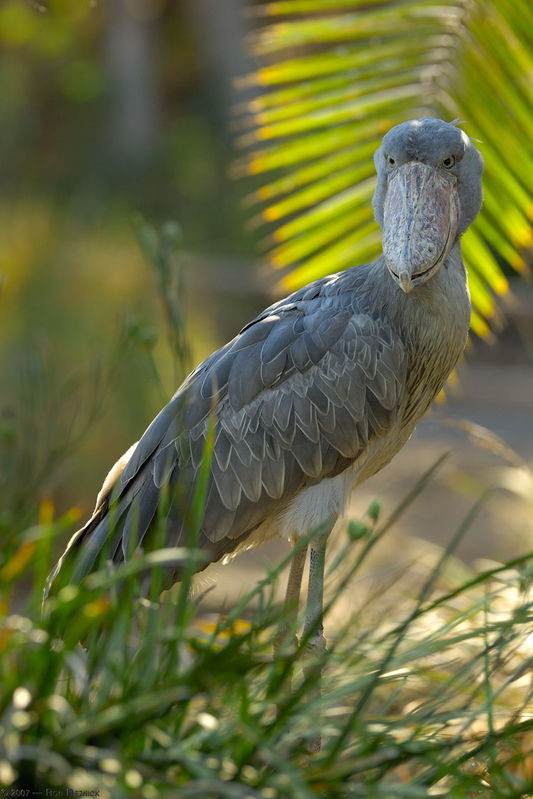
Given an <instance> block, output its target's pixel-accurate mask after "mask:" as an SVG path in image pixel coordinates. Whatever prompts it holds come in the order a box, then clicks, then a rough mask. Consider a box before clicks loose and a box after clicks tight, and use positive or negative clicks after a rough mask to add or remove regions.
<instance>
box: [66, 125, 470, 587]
mask: <svg viewBox="0 0 533 799" xmlns="http://www.w3.org/2000/svg"><path fill="white" fill-rule="evenodd" d="M450 159H451V160H450ZM375 163H376V168H377V173H378V182H377V188H376V193H375V197H374V203H373V204H374V212H375V216H376V219H377V220H378V222H379V223H380V225H381V227H382V228H383V231H384V254H383V255H382V256H380V258H378V260H377V261H375V262H373V263H370V264H364V265H362V266H356V267H353V268H352V269H348V270H346V271H345V272H342V273H339V274H335V275H330V276H328V277H325V278H323V279H321V280H318V281H316V282H314V283H312V284H310V285H308V286H305V287H304V288H302V289H300V290H299V291H296V292H295V293H294V294H292V295H290V296H289V297H287V298H286V299H283V300H281V301H279V302H276V303H274V304H273V305H271V306H270V308H268V309H267V310H265V311H264V312H263V313H262V314H260V315H259V316H258V317H257V318H256V319H254V320H253V321H252V322H250V324H248V325H247V326H246V327H244V328H243V329H242V330H241V332H240V333H239V334H238V335H237V336H236V337H235V338H234V339H233V340H232V341H230V342H229V343H228V344H226V345H225V346H224V347H222V348H221V349H220V350H218V351H217V352H215V353H214V354H213V355H211V356H210V357H209V358H207V359H206V360H205V361H204V362H203V363H202V364H201V365H200V366H199V367H198V368H197V369H196V370H195V371H194V372H192V374H191V375H190V376H189V377H188V378H187V379H186V380H185V382H184V383H183V385H182V386H181V387H180V388H179V389H178V391H177V392H176V394H175V395H174V397H173V398H172V399H171V401H170V402H169V403H168V405H167V406H166V407H165V408H163V410H162V411H161V412H160V414H159V415H158V416H157V417H156V418H155V420H154V421H153V422H152V424H151V425H150V427H149V428H148V429H147V431H146V432H145V434H144V435H143V437H142V438H141V440H140V441H139V443H138V444H137V445H136V447H135V449H134V450H133V452H129V453H128V455H127V457H125V458H124V459H123V462H120V463H119V465H118V466H117V468H116V469H115V471H114V472H113V473H112V476H111V477H110V479H109V480H108V481H107V483H106V484H105V486H104V490H103V491H102V492H101V494H100V496H99V500H98V503H97V508H96V510H95V513H94V515H93V517H92V518H91V519H90V520H89V521H88V522H87V524H86V525H85V527H83V528H82V529H81V530H80V531H78V532H77V533H76V534H75V536H74V537H73V539H72V541H71V542H70V544H69V547H68V549H67V553H65V555H67V558H65V556H63V559H62V560H61V561H60V563H59V564H58V566H57V567H56V569H55V570H54V572H53V574H52V575H51V581H53V580H54V579H55V577H56V575H57V573H58V571H59V570H60V569H61V567H62V566H63V565H64V564H65V562H66V560H68V561H69V562H70V563H71V568H73V573H72V575H71V579H73V580H79V579H80V578H81V577H82V576H84V575H85V574H86V573H87V572H88V571H89V570H90V569H91V568H92V567H93V565H94V562H95V561H96V559H97V557H98V556H99V555H100V553H101V552H102V551H106V552H107V554H108V557H110V558H112V559H113V560H114V561H115V562H120V561H121V560H123V559H125V558H127V557H130V556H131V554H132V552H133V551H134V550H135V549H136V548H138V547H139V548H148V549H150V548H151V546H153V542H152V541H151V537H153V530H154V524H153V520H154V518H155V516H156V512H157V507H158V502H159V498H160V493H161V491H162V490H163V489H166V488H167V487H168V489H169V496H170V497H171V502H170V507H169V510H168V518H167V522H166V525H167V527H166V529H167V542H166V543H167V545H168V546H175V545H182V544H184V543H185V541H186V524H187V512H188V507H189V506H190V503H191V501H192V495H193V491H194V486H195V484H196V478H197V476H198V472H199V469H200V466H201V463H202V457H203V454H204V451H205V446H206V441H207V437H208V432H209V428H210V424H211V421H212V419H214V446H213V452H212V458H211V463H210V474H209V481H208V487H207V495H206V501H205V511H204V516H203V521H202V526H201V532H200V540H199V546H200V547H202V548H203V549H204V550H205V551H206V561H205V564H203V565H206V564H207V563H208V562H210V561H212V560H217V559H220V558H221V557H224V556H228V555H231V554H233V553H235V552H236V551H238V550H240V549H243V548H246V547H248V546H253V545H257V544H258V543H260V542H261V541H262V540H265V539H268V538H270V537H272V536H273V535H276V534H280V535H284V536H289V537H297V536H299V535H302V534H304V533H305V532H306V531H307V529H308V528H309V527H310V526H313V525H315V524H319V523H321V522H322V521H324V519H325V518H328V517H329V516H331V514H333V515H334V516H335V515H338V514H339V513H341V512H342V510H343V506H344V503H345V501H346V499H347V497H348V495H349V492H350V490H351V489H352V488H353V486H354V485H356V484H357V483H359V482H361V481H362V480H363V479H366V478H367V477H369V476H370V475H371V474H374V473H375V472H377V471H378V470H379V469H381V468H382V467H383V466H384V465H385V464H386V463H387V462H388V461H389V460H390V459H391V458H392V457H393V456H394V454H395V453H396V452H397V451H398V450H399V449H400V448H401V446H403V444H404V443H405V441H406V440H407V439H408V438H409V436H410V435H411V433H412V431H413V428H414V426H415V424H416V422H417V421H418V419H419V418H420V417H421V416H422V415H423V414H424V413H425V412H426V411H427V409H428V408H429V406H430V404H431V402H432V400H433V399H434V397H435V396H436V394H437V393H438V392H439V391H440V389H441V388H442V386H443V384H444V382H445V381H446V378H447V377H448V375H449V373H450V371H451V370H452V369H453V367H454V366H455V364H456V362H457V360H458V358H459V357H460V355H461V353H462V351H463V348H464V344H465V340H466V336H467V331H468V326H469V316H470V303H469V296H468V289H467V285H466V274H465V270H464V266H463V263H462V260H461V253H460V245H459V239H460V235H461V233H462V232H463V231H464V230H466V228H467V227H468V225H469V224H470V223H471V222H472V220H473V219H474V218H475V216H476V214H477V212H478V210H479V207H480V204H481V172H482V168H483V164H482V159H481V156H480V155H479V153H478V151H477V150H476V148H475V147H474V146H473V144H472V142H471V141H470V140H469V139H468V137H467V136H466V135H465V134H464V133H463V132H462V131H461V130H460V129H458V128H456V127H455V126H454V125H452V124H448V123H445V122H442V121H440V120H436V119H431V118H428V119H422V120H414V121H412V122H408V123H404V124H402V125H399V126H397V127H395V128H393V129H392V130H391V131H390V132H389V133H388V134H387V135H386V136H385V138H384V140H383V143H382V146H381V147H380V148H379V150H378V151H377V153H376V156H375ZM449 164H451V165H449ZM402 204H404V205H402ZM400 205H401V206H402V209H401V212H400V211H399V210H398V207H399V206H400ZM111 507H112V512H110V508H111ZM166 577H167V580H166V582H167V584H170V583H172V582H173V581H174V580H176V579H179V568H177V567H174V566H169V567H168V570H167V575H166Z"/></svg>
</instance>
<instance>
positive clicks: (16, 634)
mask: <svg viewBox="0 0 533 799" xmlns="http://www.w3.org/2000/svg"><path fill="white" fill-rule="evenodd" d="M423 483H424V478H423V480H422V481H421V482H420V484H419V485H418V486H417V490H418V489H420V488H422V487H423ZM471 515H472V514H469V518H467V519H466V520H465V525H464V529H461V530H460V531H459V532H458V536H456V537H455V538H457V537H459V535H462V534H463V533H464V530H465V529H466V527H467V525H468V522H469V521H470V517H471ZM394 516H395V514H393V517H394ZM60 527H61V523H59V524H58V523H56V524H54V523H51V524H50V523H45V524H41V525H39V526H38V527H37V528H33V530H31V531H29V533H28V536H27V538H26V540H25V541H24V542H23V544H22V547H24V546H26V545H27V544H28V542H30V541H32V542H34V543H35V547H36V549H35V558H34V559H33V560H34V563H35V564H38V563H40V560H41V559H42V557H43V556H44V554H45V552H47V551H48V550H49V544H50V539H51V537H52V536H53V535H54V534H56V533H57V531H58V530H59V529H60ZM388 527H389V522H386V523H384V524H380V523H379V521H375V520H372V519H370V518H369V517H367V518H366V519H364V520H362V521H361V522H359V523H357V524H356V525H351V526H350V527H349V528H348V531H349V532H348V534H347V535H346V536H345V541H344V542H343V543H342V545H341V546H340V549H339V550H338V551H337V552H336V553H335V555H334V556H333V558H332V561H331V564H330V575H329V580H330V582H333V583H335V590H334V591H333V592H332V598H331V600H330V601H329V603H328V606H327V612H326V625H327V619H328V616H329V615H331V610H332V609H334V607H335V605H336V603H337V602H338V601H339V599H341V598H342V597H343V595H344V594H345V592H347V591H348V592H349V591H350V590H351V588H350V587H351V585H352V583H353V579H354V577H356V576H357V575H358V574H359V573H360V571H361V570H362V569H363V568H364V566H365V563H366V558H367V556H368V554H369V552H370V551H371V549H372V548H373V546H374V545H375V544H376V543H377V541H379V539H380V538H381V537H382V536H383V535H384V534H385V533H386V531H387V529H388ZM450 550H451V547H450V549H448V550H444V551H443V552H442V554H441V555H440V557H439V559H438V562H437V563H435V565H434V567H433V568H432V569H430V570H429V571H428V574H427V577H426V580H425V583H424V584H423V586H422V588H421V589H420V590H419V591H418V592H417V593H416V594H415V595H413V596H405V595H404V596H401V595H399V593H398V591H397V589H395V588H394V587H391V588H389V590H386V591H385V592H384V593H383V595H382V596H380V597H377V598H374V600H373V601H372V602H369V603H367V604H366V606H365V607H364V611H360V612H359V613H358V614H357V615H356V616H355V617H352V618H348V617H346V618H345V620H344V622H343V623H342V624H341V625H340V626H337V627H336V628H334V629H333V630H332V631H331V632H330V634H329V646H328V652H327V653H326V654H325V655H324V656H323V661H324V662H323V663H320V662H318V661H317V659H316V657H315V656H311V655H309V653H308V649H307V647H306V643H305V641H301V642H300V643H298V644H296V643H293V644H287V645H285V646H284V647H283V648H282V650H281V652H280V655H279V657H278V658H277V659H274V658H273V656H272V645H273V640H274V637H275V635H276V631H277V626H278V624H279V622H280V620H281V618H280V611H279V609H278V608H277V607H276V605H275V603H274V601H273V597H274V588H275V585H276V582H277V581H278V579H279V578H280V571H281V566H282V564H281V565H280V567H278V568H276V569H274V570H272V571H271V572H270V573H269V574H267V575H266V576H265V578H264V580H263V581H261V582H260V583H259V585H258V586H257V587H256V588H255V589H254V590H253V591H252V592H251V593H250V594H249V595H248V596H246V597H245V598H243V600H242V601H241V602H240V603H239V604H238V605H237V606H236V607H235V608H234V609H233V610H232V611H231V612H230V613H229V614H227V615H225V616H224V617H220V618H219V619H217V620H216V621H215V622H214V623H211V622H206V620H205V619H204V618H203V617H202V614H201V601H200V600H197V601H192V600H189V601H186V602H184V601H183V600H184V597H185V598H187V593H186V588H184V587H181V588H180V589H178V591H177V592H168V593H166V594H164V595H163V596H162V597H161V599H158V600H157V601H154V600H152V601H149V602H141V601H138V600H135V597H136V596H137V595H138V580H139V575H140V574H141V573H142V572H143V571H144V570H146V569H147V568H151V569H154V568H155V569H156V570H157V568H158V565H159V564H160V563H161V560H162V558H163V557H169V556H171V557H172V558H174V559H175V560H181V561H182V562H183V564H184V565H186V564H187V562H188V559H189V558H190V555H189V553H188V552H187V551H186V550H175V551H168V550H167V551H165V552H164V553H161V554H160V555H159V554H158V553H152V554H151V555H149V556H147V557H146V558H145V559H136V560H134V561H130V562H129V563H128V564H127V565H125V566H121V567H120V568H118V569H116V570H114V571H113V572H109V570H107V569H106V568H104V569H101V570H100V571H98V572H95V573H93V574H91V575H89V576H88V577H87V578H86V579H85V580H83V582H82V583H81V584H80V585H77V586H67V587H65V588H63V589H62V590H61V591H60V592H59V594H58V595H57V596H56V597H55V598H54V599H53V600H52V601H51V602H50V603H49V605H48V608H47V612H46V614H45V615H44V616H43V617H40V615H39V612H38V609H37V604H36V602H35V597H36V596H37V594H38V592H39V590H40V588H41V587H42V581H41V576H40V574H39V575H38V574H37V572H39V571H41V569H36V575H35V582H36V586H35V591H34V593H33V594H32V598H31V599H30V601H29V602H28V605H27V608H26V609H23V610H22V611H21V612H19V613H17V614H14V613H11V612H9V609H8V610H7V612H6V614H5V615H4V616H3V617H2V619H1V626H0V648H1V660H0V676H1V687H0V714H1V719H0V724H1V728H2V736H1V739H0V779H1V780H2V784H3V785H5V786H11V787H14V786H17V787H19V788H26V789H31V790H33V791H37V790H40V791H43V790H45V789H46V788H54V789H63V790H65V789H66V788H71V789H72V790H76V789H78V790H81V789H83V790H90V789H97V790H100V796H106V795H107V796H112V797H120V796H127V795H135V796H146V797H156V796H169V797H170V796H180V797H181V796H183V797H198V799H199V798H200V797H202V798H204V797H291V798H292V797H302V798H303V797H311V796H316V795H322V796H328V797H344V796H362V797H363V796H364V797H367V796H372V797H383V799H385V798H387V799H389V798H390V797H396V796H398V797H422V796H433V795H435V796H438V795H442V796H452V797H455V796H457V797H463V796H464V797H467V796H480V797H484V796H486V797H489V796H490V797H492V796H499V797H500V796H501V797H518V796H526V795H528V792H531V791H532V790H533V784H532V779H531V778H532V774H531V768H532V760H531V746H532V743H533V716H532V714H531V699H532V686H531V665H532V648H531V618H532V612H531V593H530V582H531V574H532V573H533V553H529V554H527V555H525V556H523V557H521V558H520V559H519V560H518V559H516V560H515V561H513V562H510V563H508V564H505V565H502V566H499V567H498V568H495V569H493V570H491V571H487V572H484V573H482V574H474V573H472V574H471V575H470V577H469V579H467V580H466V581H463V582H462V583H461V584H459V585H457V584H454V583H453V582H452V580H451V579H450V577H449V575H447V571H446V561H447V560H448V558H449V557H450V555H451V551H450ZM19 556H20V550H19V553H16V554H15V556H14V558H11V560H10V561H8V562H7V563H6V564H5V565H4V566H3V568H2V578H3V584H4V585H6V584H7V583H9V582H14V581H17V580H20V579H21V577H22V576H23V575H24V573H25V572H27V570H28V569H31V568H32V567H31V566H30V564H29V563H26V564H25V565H24V564H23V560H24V559H23V558H22V557H20V560H19V561H18V562H17V557H19ZM17 563H20V564H22V567H21V568H19V567H18V565H17ZM387 610H388V613H387V612H386V611H387ZM244 616H248V617H249V618H250V619H251V621H244V620H243V617H244ZM326 629H328V628H327V627H326ZM80 639H83V640H84V641H85V642H86V644H87V649H86V650H83V649H82V648H81V647H80V645H79V644H78V641H79V640H80ZM304 666H305V670H304ZM322 666H323V668H324V674H325V678H324V680H323V690H322V692H319V691H316V690H313V688H315V687H316V686H315V682H316V681H317V680H318V679H319V676H318V675H319V673H320V670H321V668H322ZM304 673H305V678H304V676H303V675H304ZM318 735H321V736H322V741H323V748H322V750H321V751H320V752H319V753H314V754H310V753H309V751H308V744H309V742H310V741H312V740H313V739H314V738H316V737H317V736H318Z"/></svg>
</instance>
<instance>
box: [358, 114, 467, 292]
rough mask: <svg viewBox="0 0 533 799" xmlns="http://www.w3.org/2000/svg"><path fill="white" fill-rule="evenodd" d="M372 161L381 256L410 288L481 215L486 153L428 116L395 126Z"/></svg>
mask: <svg viewBox="0 0 533 799" xmlns="http://www.w3.org/2000/svg"><path fill="white" fill-rule="evenodd" d="M374 162H375V164H376V169H377V173H378V182H377V187H376V191H375V194H374V199H373V203H372V204H373V206H374V215H375V217H376V220H377V222H378V223H379V225H380V226H381V229H382V231H383V255H384V257H385V262H386V264H387V267H388V269H389V271H390V273H391V275H392V277H393V278H394V280H395V281H396V282H397V283H398V284H399V285H400V286H401V288H402V289H403V291H405V292H406V293H407V292H409V291H411V290H412V289H413V288H415V287H416V286H419V285H421V284H422V283H425V282H426V281H427V280H429V279H430V278H431V277H432V276H433V275H434V274H436V272H437V271H438V270H439V268H440V267H441V265H442V264H443V263H444V261H445V259H446V257H447V255H448V254H449V252H450V250H451V248H452V247H453V245H454V243H455V242H456V241H457V239H458V238H459V236H460V235H461V234H462V233H464V231H465V230H466V229H467V227H468V226H469V225H470V224H471V223H472V222H473V221H474V219H475V218H476V216H477V214H478V212H479V209H480V208H481V200H482V190H481V174H482V172H483V158H482V157H481V154H480V153H479V151H478V150H477V149H476V147H475V146H474V145H473V143H472V141H471V139H469V138H468V136H467V135H466V133H464V131H462V130H461V129H460V128H458V127H456V126H455V125H454V124H452V123H449V122H443V121H442V120H440V119H434V118H433V117H427V118H425V119H413V120H411V121H410V122H403V123H402V124H401V125H396V126H395V127H394V128H392V129H391V130H390V131H389V132H388V133H387V134H386V135H385V137H384V138H383V142H382V144H381V147H380V148H379V149H378V150H377V151H376V154H375V156H374Z"/></svg>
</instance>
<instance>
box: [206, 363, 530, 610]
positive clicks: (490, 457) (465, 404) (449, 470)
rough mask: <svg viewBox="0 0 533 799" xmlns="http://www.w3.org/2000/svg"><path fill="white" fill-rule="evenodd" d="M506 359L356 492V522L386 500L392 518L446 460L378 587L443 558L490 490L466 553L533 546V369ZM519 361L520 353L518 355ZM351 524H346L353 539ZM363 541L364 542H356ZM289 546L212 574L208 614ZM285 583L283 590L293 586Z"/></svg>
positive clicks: (478, 556)
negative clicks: (442, 551) (444, 548)
mask: <svg viewBox="0 0 533 799" xmlns="http://www.w3.org/2000/svg"><path fill="white" fill-rule="evenodd" d="M505 360H506V359H505V358H503V359H502V358H499V359H496V360H494V361H491V360H490V359H489V360H487V359H485V360H484V359H481V360H479V359H478V360H474V361H473V362H472V361H471V362H470V363H468V362H467V363H463V364H462V366H461V367H460V370H459V381H460V382H459V385H458V386H457V387H456V389H455V390H454V392H453V394H452V396H451V397H449V399H448V401H447V402H446V403H445V404H443V405H436V406H434V408H433V411H432V412H431V414H429V415H428V416H427V417H426V418H424V419H423V420H422V421H421V422H420V423H419V425H418V427H417V429H416V431H415V434H414V435H413V437H412V438H411V440H410V441H409V442H408V444H407V445H406V446H405V447H404V449H403V450H402V451H401V452H400V453H399V454H398V455H397V456H396V458H395V459H394V460H393V461H392V463H391V464H389V466H387V467H386V468H385V469H384V470H383V471H382V472H380V473H379V474H377V475H376V476H374V477H373V478H372V479H371V480H369V481H367V482H366V483H365V484H364V485H363V486H361V487H360V488H359V489H358V490H357V492H356V493H355V494H354V496H353V498H352V501H351V504H350V507H349V511H348V514H347V519H360V518H361V517H362V516H363V514H364V513H365V511H366V509H367V508H368V506H369V505H370V503H371V502H372V501H373V500H374V499H375V498H378V499H379V501H380V502H381V507H382V510H381V517H380V518H384V519H385V518H387V517H388V516H389V514H390V513H391V512H392V511H393V510H394V508H395V507H396V505H397V504H398V503H399V502H400V500H401V499H403V498H404V497H405V496H406V494H407V493H408V492H409V491H410V489H411V488H413V486H414V485H415V484H416V483H417V481H418V480H419V478H420V477H421V476H422V475H423V473H424V472H425V470H426V469H428V468H429V467H430V466H431V465H432V464H433V463H434V462H435V461H436V460H437V459H438V458H439V457H440V456H441V455H442V454H443V453H445V452H449V455H448V457H447V459H446V461H445V462H444V463H443V465H442V466H441V468H440V469H439V471H438V473H437V474H436V475H435V477H434V478H433V479H432V481H431V483H430V484H429V485H428V486H427V487H426V488H425V489H424V491H423V492H422V494H421V495H419V496H418V497H417V498H416V500H415V501H414V502H413V504H412V505H411V506H410V507H409V509H408V510H407V511H406V512H405V514H404V515H403V516H402V517H401V518H400V519H399V521H398V522H397V523H396V524H395V525H394V526H393V527H392V528H391V530H389V531H388V533H387V534H386V535H385V536H384V538H383V539H382V541H381V542H380V543H379V544H378V546H377V547H376V552H375V553H374V554H373V556H372V559H371V561H370V563H369V564H368V565H367V567H366V570H364V571H363V573H362V576H361V578H360V581H361V586H360V587H361V589H362V590H363V591H364V590H365V584H366V583H368V582H369V581H370V582H371V583H372V585H373V586H374V587H375V586H376V584H377V585H378V586H379V583H380V581H381V580H386V579H387V580H388V577H390V575H391V573H395V572H398V573H400V572H405V571H406V570H413V574H414V573H415V572H416V564H417V562H418V560H419V559H421V558H422V559H424V558H427V557H428V556H429V557H432V556H434V557H435V558H436V557H437V554H436V551H435V547H434V546H433V545H438V546H445V545H446V544H447V543H448V542H449V541H450V539H451V538H452V536H453V535H454V533H455V532H456V531H457V529H458V528H459V526H460V525H461V523H462V522H463V520H464V519H465V517H466V516H467V514H468V513H469V511H470V509H471V508H472V506H473V505H474V503H475V502H476V500H478V498H479V497H480V496H481V495H482V494H483V493H484V492H485V491H487V489H489V495H488V496H487V497H486V500H485V502H484V503H483V505H482V507H481V509H480V510H479V513H478V514H477V516H476V517H475V519H474V521H473V522H472V524H471V526H470V527H469V529H468V532H467V533H466V535H465V537H464V539H463V540H462V542H461V543H460V545H459V547H458V550H457V553H456V554H457V556H458V557H459V558H460V559H461V560H462V561H464V562H465V563H468V564H471V565H473V566H474V567H477V566H487V565H488V564H487V561H493V560H495V561H504V560H506V559H511V558H513V557H516V556H519V555H520V554H521V553H526V552H528V551H529V550H531V549H533V477H532V474H531V473H530V472H529V471H528V468H527V466H528V465H529V467H533V368H532V367H531V366H530V365H529V364H527V362H522V363H514V364H509V363H505ZM511 360H512V359H511ZM346 521H347V520H342V521H339V523H338V524H337V526H336V529H335V532H334V540H333V545H332V547H330V550H331V552H333V551H334V549H335V541H336V542H337V545H340V543H342V541H343V540H345V539H344V535H345V530H346ZM354 546H358V544H354ZM287 551H288V546H287V545H286V544H285V543H283V542H279V543H278V542H276V543H271V544H269V545H266V546H264V547H263V548H262V549H260V550H259V551H256V552H247V553H244V554H243V555H241V556H239V557H237V558H235V559H234V560H233V561H232V562H231V563H230V564H228V565H226V566H222V565H220V564H215V565H213V566H211V567H209V569H207V570H206V572H205V575H206V578H205V580H204V581H202V582H203V585H211V586H212V589H211V590H210V591H209V592H208V594H207V596H206V597H205V599H204V605H205V609H206V611H207V612H209V611H213V612H214V611H217V612H218V611H220V610H222V609H224V608H229V607H231V606H232V605H233V604H234V602H235V601H236V600H238V598H239V597H241V596H242V595H243V594H245V593H246V592H247V591H248V590H250V589H251V588H253V586H254V585H255V584H256V583H257V581H258V580H260V579H261V578H262V577H263V576H264V575H265V564H266V563H271V564H276V563H277V562H279V560H280V559H281V558H282V557H283V556H284V554H285V553H286V552H287ZM284 584H285V579H283V580H282V581H281V585H280V592H281V591H282V590H284Z"/></svg>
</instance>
